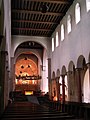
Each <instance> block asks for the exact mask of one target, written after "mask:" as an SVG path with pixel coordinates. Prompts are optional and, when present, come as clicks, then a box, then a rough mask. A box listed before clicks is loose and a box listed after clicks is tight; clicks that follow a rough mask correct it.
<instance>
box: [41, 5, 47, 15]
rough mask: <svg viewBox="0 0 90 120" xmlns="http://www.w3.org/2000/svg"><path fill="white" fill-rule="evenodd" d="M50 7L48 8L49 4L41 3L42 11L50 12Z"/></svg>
mask: <svg viewBox="0 0 90 120" xmlns="http://www.w3.org/2000/svg"><path fill="white" fill-rule="evenodd" d="M48 9H49V8H48V6H47V5H46V4H42V5H41V12H42V13H46V12H48Z"/></svg>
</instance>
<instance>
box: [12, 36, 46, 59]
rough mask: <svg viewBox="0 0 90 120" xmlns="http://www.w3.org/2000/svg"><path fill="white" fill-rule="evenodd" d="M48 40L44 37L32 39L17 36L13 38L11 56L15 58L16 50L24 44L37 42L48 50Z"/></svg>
mask: <svg viewBox="0 0 90 120" xmlns="http://www.w3.org/2000/svg"><path fill="white" fill-rule="evenodd" d="M47 41H48V38H46V37H45V38H44V37H34V36H30V37H27V36H25V37H21V36H19V37H17V36H14V37H12V45H11V46H12V51H11V56H12V57H13V56H14V53H15V51H16V49H17V48H18V46H19V45H20V44H22V43H24V42H36V43H38V44H40V45H42V46H43V47H44V48H45V49H46V50H47V48H48V47H47V46H48V42H47Z"/></svg>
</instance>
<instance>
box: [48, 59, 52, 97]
mask: <svg viewBox="0 0 90 120" xmlns="http://www.w3.org/2000/svg"><path fill="white" fill-rule="evenodd" d="M51 85H52V82H51V58H48V90H49V97H50V99H52V89H51V88H52V86H51Z"/></svg>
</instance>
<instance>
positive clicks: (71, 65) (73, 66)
mask: <svg viewBox="0 0 90 120" xmlns="http://www.w3.org/2000/svg"><path fill="white" fill-rule="evenodd" d="M74 70H75V65H74V63H73V61H70V62H69V65H68V71H71V72H73V71H74Z"/></svg>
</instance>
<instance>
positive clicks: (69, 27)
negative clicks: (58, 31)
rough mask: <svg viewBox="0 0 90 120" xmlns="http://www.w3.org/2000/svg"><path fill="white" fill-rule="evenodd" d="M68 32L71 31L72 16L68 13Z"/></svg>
mask: <svg viewBox="0 0 90 120" xmlns="http://www.w3.org/2000/svg"><path fill="white" fill-rule="evenodd" d="M67 32H68V33H70V32H71V16H70V15H68V17H67Z"/></svg>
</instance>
